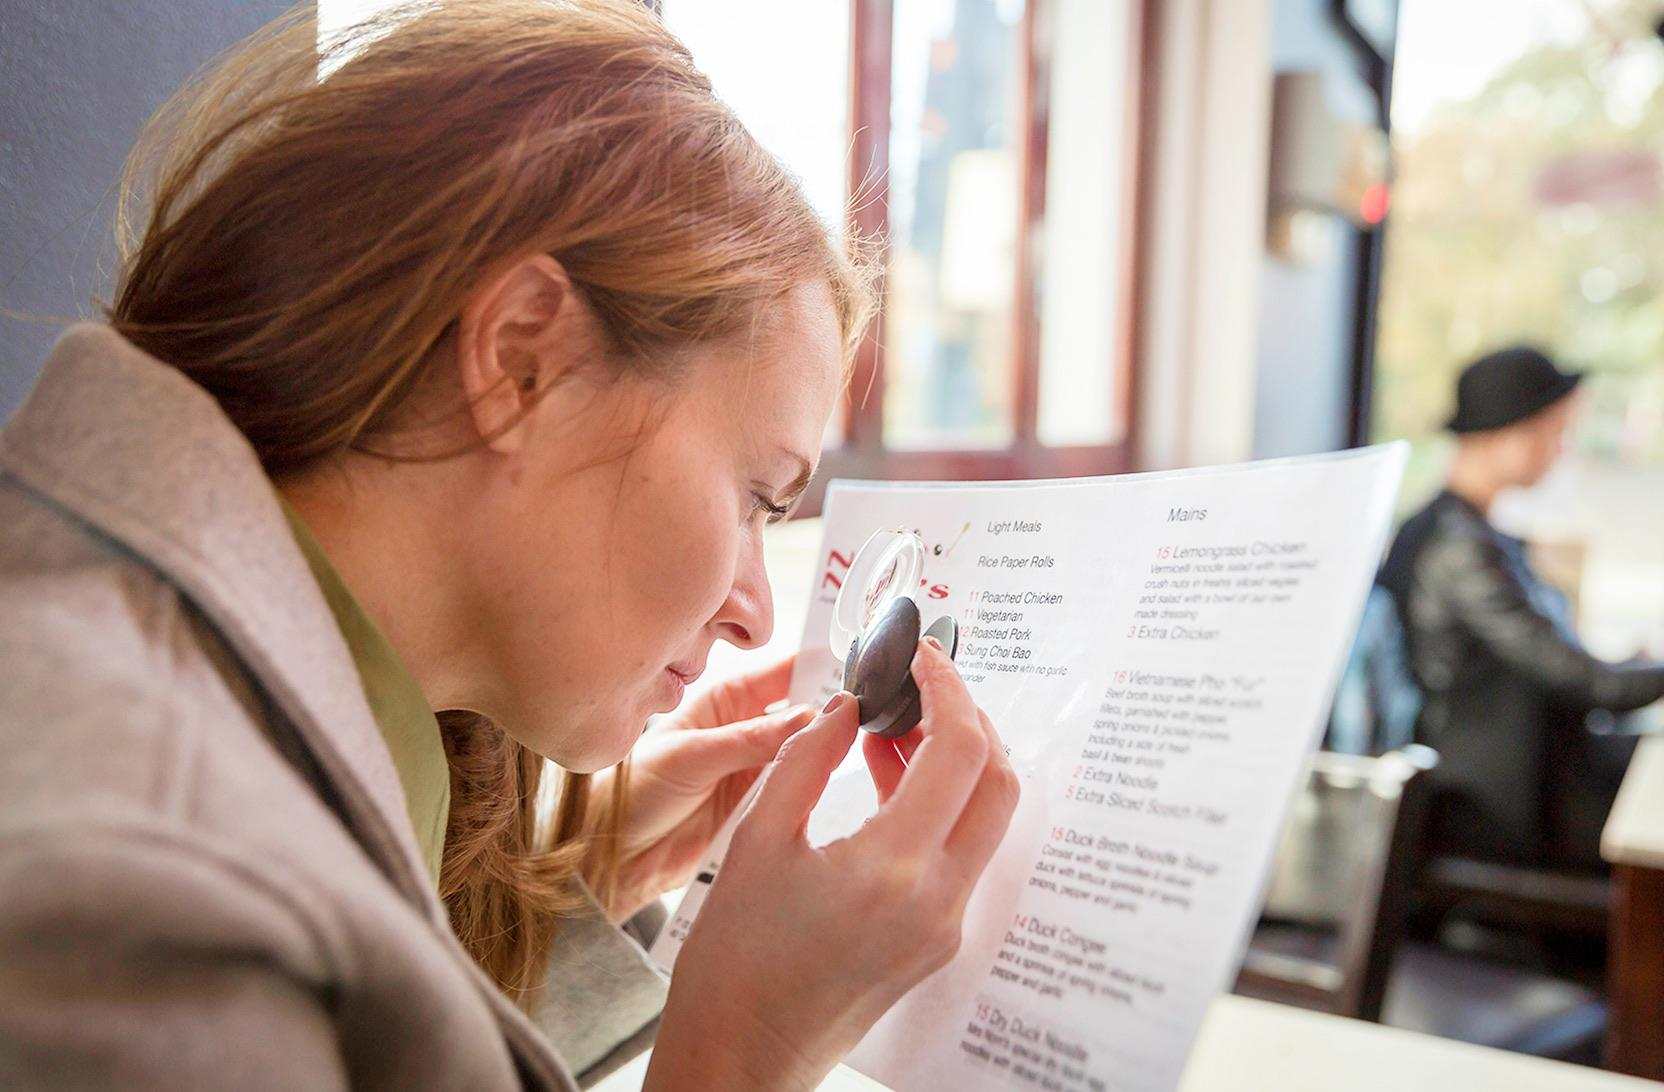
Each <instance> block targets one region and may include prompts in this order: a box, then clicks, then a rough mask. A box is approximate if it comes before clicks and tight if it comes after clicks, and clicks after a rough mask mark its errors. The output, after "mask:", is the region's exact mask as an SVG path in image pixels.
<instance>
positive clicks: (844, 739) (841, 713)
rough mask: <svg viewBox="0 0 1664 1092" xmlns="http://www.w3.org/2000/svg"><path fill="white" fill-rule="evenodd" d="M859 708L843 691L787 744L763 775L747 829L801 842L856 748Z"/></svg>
mask: <svg viewBox="0 0 1664 1092" xmlns="http://www.w3.org/2000/svg"><path fill="white" fill-rule="evenodd" d="M855 706H856V702H855V696H854V695H853V694H849V693H846V692H843V691H840V692H839V693H838V695H837V696H836V697H834V698H833V699H832V701H830V702H828V703H827V707H826V709H825V710H824V711H822V713H821V714H820V716H818V717H816V718H814V720H812V721H811V722H810V723H809V726H808V727H806V728H804V729H802V730H801V731H799V732H798V733H797V734H796V735H794V736H792V737H791V738H790V739H788V740H787V741H786V744H785V746H783V747H781V748H780V754H779V757H777V758H776V759H775V760H774V765H772V766H770V767H769V768H768V770H767V771H765V772H764V774H763V777H762V784H761V785H760V786H759V787H758V789H757V796H756V799H755V800H753V801H752V804H751V808H750V811H749V812H748V814H747V817H746V818H747V825H748V826H751V827H754V828H760V829H765V830H775V831H786V830H789V831H793V832H795V833H796V834H798V835H799V836H801V834H802V831H803V827H804V824H805V823H807V822H808V820H809V813H810V812H811V811H813V810H814V807H815V804H816V803H817V802H819V800H820V795H821V793H823V792H825V791H826V782H827V781H828V780H829V779H830V778H831V777H832V771H833V770H835V769H837V768H838V763H840V762H842V761H843V760H844V756H845V755H846V754H848V753H849V747H850V744H852V743H854V742H855V732H856V726H857V725H858V724H859V723H860V720H859V717H858V715H857V713H856V709H855Z"/></svg>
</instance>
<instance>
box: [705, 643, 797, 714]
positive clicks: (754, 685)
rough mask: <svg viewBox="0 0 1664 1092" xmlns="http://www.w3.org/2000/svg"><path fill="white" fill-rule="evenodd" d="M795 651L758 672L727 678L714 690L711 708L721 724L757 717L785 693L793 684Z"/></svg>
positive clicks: (783, 696)
mask: <svg viewBox="0 0 1664 1092" xmlns="http://www.w3.org/2000/svg"><path fill="white" fill-rule="evenodd" d="M796 662H797V655H796V653H793V654H792V655H790V656H787V657H786V658H785V659H783V660H779V661H777V662H775V663H772V664H770V665H769V666H767V667H765V668H762V669H761V670H759V671H754V672H750V673H748V674H744V675H737V676H735V677H734V678H731V679H727V680H724V681H723V682H722V683H720V684H718V685H717V686H716V687H715V688H714V689H713V691H712V693H711V704H712V709H713V711H714V712H715V714H716V716H717V718H718V721H717V722H718V723H727V722H729V721H736V720H743V719H745V718H746V717H755V716H757V715H758V714H760V713H761V712H762V711H763V710H765V709H767V708H768V707H769V706H770V705H773V704H774V703H775V702H777V701H781V700H782V699H784V698H785V696H786V691H787V690H788V689H789V688H790V687H791V683H792V666H793V664H795V663H796Z"/></svg>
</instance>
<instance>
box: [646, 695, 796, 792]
mask: <svg viewBox="0 0 1664 1092" xmlns="http://www.w3.org/2000/svg"><path fill="white" fill-rule="evenodd" d="M814 714H815V710H814V708H813V707H812V706H808V705H798V706H794V707H793V708H791V709H786V710H783V711H781V712H778V713H769V714H766V715H764V716H760V717H753V718H751V719H750V720H744V721H740V722H739V723H738V724H729V725H725V726H723V727H721V728H703V729H700V730H698V731H685V732H677V733H674V734H672V735H668V736H666V737H665V739H664V743H663V744H662V746H664V747H665V748H666V749H667V750H673V751H674V752H675V756H676V757H675V762H674V763H667V764H666V765H667V768H666V769H665V770H663V771H661V773H660V775H661V776H663V777H665V778H666V779H667V780H673V781H675V782H676V783H677V784H680V785H683V786H685V787H687V788H702V787H705V786H708V785H711V784H713V783H715V782H717V781H719V780H721V779H722V778H724V777H727V776H728V775H729V774H733V773H738V772H739V771H741V770H747V769H750V768H752V767H754V766H761V765H762V764H763V763H765V762H770V761H773V759H774V756H775V755H776V754H778V753H779V751H780V746H781V744H783V743H785V742H786V740H788V739H790V738H791V736H792V735H793V734H794V733H796V732H797V731H799V730H800V729H802V728H803V727H804V726H805V725H807V724H808V723H809V722H810V721H811V720H813V719H814Z"/></svg>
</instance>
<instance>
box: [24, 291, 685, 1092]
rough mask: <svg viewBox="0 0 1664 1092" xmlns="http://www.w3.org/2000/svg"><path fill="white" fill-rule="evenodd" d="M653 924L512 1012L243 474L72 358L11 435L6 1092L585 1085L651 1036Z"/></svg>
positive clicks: (101, 337) (195, 396)
mask: <svg viewBox="0 0 1664 1092" xmlns="http://www.w3.org/2000/svg"><path fill="white" fill-rule="evenodd" d="M643 927H644V923H643V922H641V921H640V919H638V921H637V922H636V923H632V932H633V936H629V935H626V933H625V932H622V931H620V930H618V929H614V928H612V927H611V926H608V925H607V924H606V923H605V921H604V920H602V919H601V918H600V917H599V916H596V915H592V916H591V917H589V918H584V919H578V920H575V921H571V922H567V923H565V924H564V925H563V927H562V930H561V933H560V940H559V942H558V944H557V950H556V951H555V953H554V954H553V965H552V967H551V968H550V981H551V983H552V985H551V988H550V990H549V991H548V995H547V998H546V1000H545V1001H544V1003H543V1005H542V1006H541V1008H540V1010H539V1012H538V1013H537V1014H536V1020H535V1022H534V1021H533V1020H530V1019H527V1018H526V1017H525V1016H523V1015H521V1014H520V1013H519V1012H517V1011H516V1010H515V1009H514V1008H513V1007H512V1006H511V1005H510V1004H508V1003H507V1002H506V1001H505V1000H504V998H503V997H502V996H501V994H499V992H498V991H497V990H496V989H495V988H494V987H493V986H492V984H491V983H490V981H489V980H488V979H487V978H486V977H485V976H484V975H483V974H482V973H480V971H479V970H478V969H477V968H476V967H475V965H474V964H473V961H472V960H471V959H470V958H469V957H468V955H467V953H466V952H465V951H464V950H463V949H462V947H461V946H460V945H459V944H458V943H457V941H456V939H455V937H454V936H453V935H452V933H451V931H450V928H449V926H448V924H447V921H446V917H445V910H444V907H443V905H442V904H441V903H440V902H439V900H438V898H437V897H436V895H435V893H434V891H433V890H432V887H431V881H430V880H429V879H428V877H427V875H426V873H425V871H424V868H423V864H422V859H421V857H420V855H419V852H418V849H417V845H416V840H415V836H414V834H413V833H412V831H411V829H410V826H409V820H408V818H407V817H406V813H405V808H404V801H403V797H402V795H401V789H400V787H399V781H398V777H397V774H396V773H395V771H394V768H393V764H392V761H391V759H390V756H389V755H388V753H387V749H386V747H385V746H384V745H383V743H382V737H381V734H380V732H379V731H378V729H377V727H376V723H375V721H374V720H373V719H372V717H371V715H370V710H369V708H368V706H367V705H366V703H365V699H364V694H363V691H362V689H361V688H360V686H359V682H358V677H357V674H356V672H355V669H354V666H353V662H352V660H351V658H350V657H349V655H348V653H347V649H346V646H345V644H344V643H343V641H342V638H341V635H340V633H339V631H338V630H337V628H336V625H335V622H334V620H333V618H332V617H331V615H330V613H329V609H328V607H327V606H326V605H325V603H324V600H323V598H322V596H321V594H320V592H319V591H318V588H317V585H316V584H315V583H314V581H313V579H312V576H311V574H310V572H309V571H308V569H307V566H306V562H305V560H304V559H303V558H302V556H301V554H300V551H299V549H298V548H297V547H296V545H295V542H294V540H293V538H292V537H291V536H290V533H289V530H288V527H287V526H286V525H285V523H284V518H283V515H282V512H281V510H280V508H279V506H278V504H277V501H276V496H275V494H274V492H273V491H272V488H271V486H270V484H269V483H268V481H267V479H266V477H265V475H264V474H263V473H262V471H261V468H260V465H259V463H258V461H257V460H256V459H255V456H254V453H253V451H252V450H251V449H250V448H249V446H248V444H247V443H246V442H245V441H244V440H243V438H242V436H241V435H240V434H239V433H238V432H237V431H236V430H235V429H234V428H233V427H232V425H231V424H230V422H229V421H228V420H227V419H226V418H225V417H224V415H223V414H221V412H220V411H219V408H218V406H217V405H216V404H215V403H214V401H213V400H212V399H211V398H209V397H208V396H207V394H206V393H204V392H203V391H202V390H201V389H200V388H199V387H197V386H196V385H194V384H193V383H191V382H190V381H188V380H187V379H185V378H184V377H183V376H182V375H181V374H180V373H178V372H177V371H175V370H173V369H171V368H168V367H166V366H164V365H162V364H161V363H159V362H158V361H156V360H155V359H153V358H151V357H149V356H148V355H146V354H144V353H143V352H141V351H139V350H138V349H137V348H135V347H134V346H133V345H131V344H130V343H129V342H127V341H125V340H123V339H122V338H120V337H119V336H118V335H116V334H115V333H114V332H113V331H112V330H110V329H109V328H108V327H106V326H102V325H96V324H83V325H79V326H76V327H74V328H72V329H71V330H70V331H69V332H67V333H66V334H65V335H64V337H63V338H62V339H61V340H60V341H59V343H58V345H57V347H56V348H55V349H54V350H53V353H52V355H51V358H50V359H49V361H48V362H47V365H46V368H45V371H44V373H43V374H42V376H41V378H40V381H39V383H38V384H37V386H36V387H35V390H34V391H33V393H32V394H31V395H30V397H29V400H28V402H27V403H26V404H25V405H24V406H23V408H22V409H21V410H20V411H19V412H18V414H17V415H16V416H15V417H14V418H13V419H12V420H11V421H10V422H9V423H8V424H7V425H6V427H5V429H4V430H3V431H0V1087H3V1088H8V1089H10V1088H67V1087H73V1088H85V1087H112V1088H116V1087H119V1088H170V1089H176V1088H177V1089H185V1088H229V1089H236V1090H239V1092H251V1090H255V1089H265V1088H305V1089H328V1088H339V1087H344V1086H348V1085H351V1086H354V1087H364V1088H404V1089H414V1088H421V1089H428V1088H445V1089H451V1088H455V1089H501V1088H514V1087H522V1086H524V1087H531V1088H570V1087H573V1086H575V1085H576V1084H577V1083H578V1080H579V1079H581V1080H583V1081H584V1083H588V1082H589V1081H590V1080H593V1079H595V1078H596V1077H598V1076H599V1075H601V1074H602V1073H604V1072H606V1071H608V1070H610V1069H611V1068H613V1067H615V1066H616V1065H618V1064H620V1063H621V1062H623V1061H624V1060H626V1059H627V1058H628V1057H630V1056H631V1055H633V1054H634V1053H636V1052H637V1051H638V1050H640V1049H641V1048H642V1047H643V1046H645V1045H646V1043H647V1041H648V1040H649V1039H650V1037H651V1034H652V1031H653V1029H654V1027H655V1022H656V1019H657V1015H658V1011H659V1009H660V1007H661V1005H662V1003H663V998H664V985H663V982H662V980H661V979H660V977H659V976H658V975H657V974H656V973H655V972H654V971H653V970H652V969H651V967H650V965H649V964H648V962H647V960H646V957H645V955H644V954H643V952H642V949H641V947H640V946H639V945H638V943H637V941H638V940H645V939H646V938H645V935H644V934H643V933H642V932H641V929H642V928H643ZM645 927H647V928H651V927H655V926H654V925H653V924H651V923H645ZM574 1073H576V1074H578V1078H574V1076H573V1074H574Z"/></svg>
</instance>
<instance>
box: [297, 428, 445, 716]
mask: <svg viewBox="0 0 1664 1092" xmlns="http://www.w3.org/2000/svg"><path fill="white" fill-rule="evenodd" d="M405 469H408V468H406V467H403V466H401V465H399V464H388V463H385V462H383V461H381V460H372V459H369V458H368V457H364V456H348V457H346V458H344V459H342V460H340V461H339V462H335V463H332V464H331V465H330V466H328V467H324V468H320V469H316V470H310V471H308V472H306V473H303V474H300V475H293V476H286V477H284V478H281V479H280V480H278V481H277V482H276V483H275V484H276V486H277V490H278V492H279V493H281V494H282V495H283V499H284V500H285V501H287V502H288V503H289V505H290V507H291V508H293V509H294V510H295V512H296V513H297V514H298V515H299V516H300V518H301V520H302V521H303V522H304V523H305V524H306V526H307V529H308V530H310V531H311V532H312V536H313V537H314V538H315V539H317V541H318V544H319V545H320V546H321V547H322V548H323V551H324V554H325V555H326V556H327V557H328V558H329V562H330V564H331V565H332V566H334V568H335V571H336V572H337V573H339V574H340V576H341V579H342V581H343V582H344V583H345V584H346V585H347V588H348V590H350V591H351V592H352V595H353V598H354V599H356V600H357V601H358V604H359V606H360V607H362V608H363V609H364V612H365V613H366V614H368V615H369V616H370V618H371V620H372V621H374V622H375V624H376V627H377V628H378V629H380V630H381V632H382V635H383V636H384V637H386V638H387V641H388V643H389V644H391V645H392V646H393V650H394V651H395V652H396V653H398V656H399V659H400V660H401V661H402V662H403V664H404V666H405V669H406V670H408V671H409V672H410V673H411V675H412V676H413V677H414V678H415V680H416V683H417V685H418V686H419V687H421V690H422V694H423V696H424V697H426V698H427V700H428V704H429V706H430V707H432V708H433V709H435V710H436V711H437V710H440V709H450V708H458V707H466V706H467V705H468V700H467V694H466V692H465V691H466V688H467V684H466V681H465V680H466V679H467V678H468V677H469V673H468V672H467V671H466V669H465V667H464V664H465V662H466V657H465V656H463V655H461V653H462V647H463V645H462V641H461V640H460V637H461V633H462V628H463V627H462V626H460V625H459V624H458V619H460V618H461V617H464V616H465V614H464V612H463V611H461V610H459V609H457V607H458V596H457V594H456V590H455V589H454V588H452V586H451V578H452V577H453V576H454V573H455V566H454V565H446V564H443V563H442V562H441V559H443V558H446V557H449V556H452V555H451V553H450V551H449V550H448V549H447V547H446V544H445V543H443V542H440V541H437V540H436V539H435V538H434V537H432V536H434V535H435V534H438V533H442V531H443V527H444V525H445V521H443V520H434V519H433V518H432V513H433V512H434V511H435V510H439V509H436V508H435V507H434V505H436V504H438V503H439V501H438V498H433V497H427V496H424V495H423V490H422V488H421V485H419V484H418V483H419V482H421V481H422V480H423V479H425V484H427V485H430V486H431V485H432V483H433V475H431V474H428V475H421V476H417V475H411V474H407V473H401V472H400V471H401V470H405ZM430 469H431V468H430Z"/></svg>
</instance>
